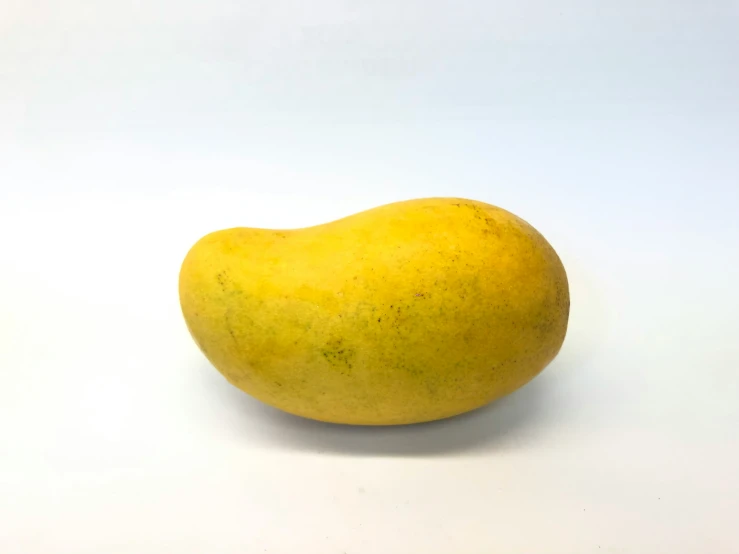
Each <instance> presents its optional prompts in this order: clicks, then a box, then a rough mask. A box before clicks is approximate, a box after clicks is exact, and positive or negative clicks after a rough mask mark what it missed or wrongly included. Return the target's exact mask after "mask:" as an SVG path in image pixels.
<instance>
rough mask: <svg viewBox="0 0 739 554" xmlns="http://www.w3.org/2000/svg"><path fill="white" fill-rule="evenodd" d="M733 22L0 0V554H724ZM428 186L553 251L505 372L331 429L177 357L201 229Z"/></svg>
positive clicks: (587, 10) (410, 1)
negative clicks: (567, 300)
mask: <svg viewBox="0 0 739 554" xmlns="http://www.w3.org/2000/svg"><path fill="white" fill-rule="evenodd" d="M738 22H739V9H738V8H737V3H736V2H732V1H724V2H720V1H714V2H711V1H709V2H698V1H693V2H690V1H678V2H674V1H673V2H667V1H663V0H646V1H641V2H636V1H620V2H585V1H577V0H566V1H564V2H544V1H543V0H542V1H537V2H513V1H501V2H483V1H482V0H479V1H473V0H468V1H463V2H456V3H452V2H437V1H434V2H429V1H425V2H421V1H418V0H407V1H401V2H385V1H380V2H340V1H338V0H337V1H331V0H313V1H311V2H298V0H294V1H288V0H272V1H269V2H267V1H264V2H229V1H227V0H216V1H215V2H210V3H203V2H194V1H189V0H188V1H184V2H174V1H165V0H159V1H155V2H148V3H143V2H142V3H138V2H137V3H128V2H96V3H90V2H82V1H79V0H77V1H70V2H64V3H52V2H48V1H37V2H20V1H18V2H14V1H11V2H8V0H0V551H1V552H3V554H20V553H23V554H27V553H31V554H36V553H39V554H40V553H44V554H49V553H53V554H56V553H59V554H61V553H69V554H84V553H100V552H105V553H109V554H119V553H120V554H123V553H135V554H149V553H151V554H154V553H156V554H160V553H162V552H176V553H179V554H190V553H192V554H195V553H203V552H208V553H211V554H218V553H224V554H232V553H234V554H235V553H237V552H238V553H253V552H254V553H260V552H269V553H285V554H294V553H296V552H300V553H303V554H311V553H321V554H324V553H336V554H342V553H346V554H375V553H377V554H394V553H398V554H407V553H412V552H423V553H424V554H436V553H439V554H441V553H443V554H449V553H455V554H467V553H472V554H477V553H490V552H496V553H501V554H502V553H532V552H536V553H537V554H549V553H561V554H578V553H596V552H610V553H638V554H645V553H647V554H652V553H662V552H664V553H670V554H681V553H686V554H695V553H697V552H712V553H720V554H723V553H729V552H739V532H738V531H737V528H736V525H735V517H736V514H737V513H739V478H738V476H737V474H738V473H739V472H738V471H737V467H739V446H738V445H737V429H738V428H739V427H738V426H739V387H738V384H739V371H738V370H739V340H737V335H738V334H739V293H738V292H737V283H739V224H738V223H737V221H739V219H738V218H737V213H739V184H738V183H739V161H738V159H739V157H738V155H737V153H738V152H739V72H738V71H737V68H738V67H739V32H738V31H737V29H738V27H739V25H738ZM434 195H457V196H467V197H471V198H475V199H479V200H483V201H487V202H491V203H494V204H498V205H500V206H503V207H505V208H507V209H510V210H512V211H514V212H516V213H518V214H519V215H521V216H523V217H524V218H526V219H527V220H529V221H530V222H531V223H532V224H534V225H535V226H536V227H537V228H539V230H540V231H542V232H543V233H544V235H545V236H546V237H547V238H548V239H549V240H550V241H551V242H552V244H553V245H554V246H555V248H557V250H558V251H559V253H560V255H561V257H562V259H563V261H564V263H565V265H566V267H567V269H568V272H569V275H570V281H571V293H572V317H571V325H570V331H569V334H568V338H567V340H566V343H565V347H564V349H563V351H562V353H561V355H560V356H559V357H558V358H557V360H556V361H555V362H554V363H553V364H552V365H551V366H550V367H549V368H548V369H547V370H546V371H545V372H544V373H543V374H542V375H541V376H540V377H538V378H537V379H536V380H535V381H533V382H532V383H531V384H530V385H528V386H526V387H525V388H523V389H522V390H520V391H519V392H517V393H515V394H514V395H512V396H510V397H508V398H505V399H503V400H501V401H499V402H498V403H496V404H494V405H493V406H491V407H489V408H487V409H483V410H481V411H478V412H476V413H473V414H471V415H468V416H464V417H459V418H456V419H453V420H449V421H445V422H441V423H436V424H430V425H424V426H415V427H408V428H392V429H355V428H342V427H334V426H329V425H320V424H316V423H313V422H309V421H303V420H299V419H296V418H292V417H289V416H286V415H283V414H281V413H278V412H276V411H274V410H272V409H269V408H266V407H263V406H261V405H260V404H258V403H257V402H256V401H253V400H251V399H250V398H248V397H247V396H246V395H243V394H242V393H240V392H239V391H237V390H236V389H233V388H231V387H230V385H228V384H227V383H226V382H225V381H224V380H223V379H222V378H221V377H220V376H219V374H218V373H217V372H216V371H215V370H213V369H212V368H210V367H209V366H208V364H207V363H206V361H205V360H204V358H203V357H202V355H201V354H200V353H199V352H198V351H197V349H196V347H195V345H194V343H193V342H192V341H191V339H190V337H189V336H188V334H187V332H186V330H185V327H184V324H183V322H182V320H181V316H180V313H179V307H178V300H177V286H176V283H177V272H178V269H179V263H180V261H181V259H182V257H183V256H184V254H185V252H186V251H187V249H188V248H189V246H190V245H191V244H192V243H193V242H194V241H195V240H196V239H197V238H199V237H200V236H201V235H202V234H205V233H206V232H209V231H212V230H215V229H219V228H223V227H228V226H233V225H247V226H269V227H285V226H301V225H308V224H312V223H319V222H323V221H326V220H329V219H332V218H335V217H339V216H343V215H347V214H350V213H352V212H355V211H358V210H361V209H365V208H369V207H372V206H375V205H378V204H381V203H384V202H388V201H393V200H398V199H405V198H411V197H419V196H434ZM731 514H734V515H733V516H732V515H731Z"/></svg>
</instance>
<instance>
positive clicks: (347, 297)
mask: <svg viewBox="0 0 739 554" xmlns="http://www.w3.org/2000/svg"><path fill="white" fill-rule="evenodd" d="M179 292H180V302H181V306H182V312H183V315H184V317H185V321H186V323H187V326H188V328H189V330H190V333H191V334H192V336H193V338H194V339H195V342H196V343H197V344H198V346H199V347H200V349H201V350H202V351H203V353H204V354H205V356H206V357H207V358H208V360H210V362H211V363H212V364H213V365H214V366H215V367H216V368H217V369H218V370H219V371H220V372H221V373H222V374H223V375H224V376H225V377H226V379H228V380H229V381H230V382H231V383H232V384H233V385H235V386H236V387H238V388H240V389H242V390H243V391H245V392H247V393H249V394H250V395H252V396H254V397H256V398H258V399H259V400H261V401H263V402H265V403H267V404H270V405H272V406H274V407H277V408H280V409H282V410H284V411H286V412H290V413H292V414H296V415H299V416H303V417H307V418H311V419H317V420H321V421H328V422H334V423H347V424H357V425H396V424H406V423H417V422H423V421H431V420H436V419H441V418H446V417H450V416H454V415H456V414H460V413H463V412H467V411H470V410H473V409H475V408H479V407H481V406H483V405H485V404H487V403H488V402H491V401H492V400H495V399H497V398H499V397H501V396H503V395H505V394H508V393H510V392H512V391H514V390H515V389H517V388H519V387H521V386H522V385H524V384H525V383H527V382H528V381H529V380H531V379H532V378H533V377H534V376H536V375H537V374H538V373H539V372H540V371H541V370H542V369H544V367H545V366H546V365H547V364H548V363H549V362H550V361H551V360H552V359H553V358H554V357H555V356H556V355H557V353H558V351H559V349H560V347H561V345H562V342H563V341H564V338H565V333H566V330H567V320H568V316H569V305H570V300H569V290H568V285H567V276H566V273H565V269H564V267H563V266H562V263H561V261H560V259H559V257H558V256H557V254H556V252H555V251H554V249H553V248H552V247H551V246H550V245H549V243H548V242H547V241H546V240H545V239H544V237H542V236H541V235H540V234H539V233H538V232H537V231H536V230H535V229H534V228H533V227H531V226H530V225H529V224H528V223H526V222H525V221H523V220H522V219H520V218H518V217H516V216H515V215H513V214H511V213H509V212H507V211H505V210H502V209H500V208H497V207H495V206H491V205H489V204H484V203H482V202H477V201H473V200H465V199H457V198H427V199H418V200H410V201H405V202H397V203H394V204H389V205H385V206H381V207H378V208H375V209H371V210H368V211H365V212H362V213H358V214H355V215H353V216H350V217H347V218H344V219H340V220H338V221H334V222H332V223H327V224H324V225H318V226H315V227H310V228H305V229H297V230H279V231H278V230H264V229H250V228H235V229H226V230H223V231H217V232H215V233H211V234H209V235H207V236H205V237H203V238H202V239H201V240H200V241H198V242H197V243H196V244H195V246H193V247H192V249H191V250H190V252H189V253H188V254H187V256H186V258H185V260H184V262H183V264H182V269H181V271H180V282H179Z"/></svg>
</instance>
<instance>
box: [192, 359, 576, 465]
mask: <svg viewBox="0 0 739 554" xmlns="http://www.w3.org/2000/svg"><path fill="white" fill-rule="evenodd" d="M567 365H568V363H567V357H564V356H562V357H559V358H557V359H556V360H555V361H554V362H553V363H552V364H551V365H550V366H549V367H548V368H547V369H546V370H545V371H544V372H543V373H542V374H541V375H539V376H538V377H537V378H535V379H534V380H533V381H531V382H530V383H529V384H527V385H526V386H524V387H522V388H521V389H519V390H518V391H516V392H514V393H512V394H510V395H508V396H506V397H504V398H501V399H499V400H497V401H496V402H493V403H492V404H490V405H488V406H485V407H483V408H480V409H478V410H475V411H473V412H469V413H467V414H463V415H459V416H456V417H453V418H449V419H445V420H441V421H434V422H430V423H421V424H416V425H402V426H392V427H363V426H349V425H336V424H331V423H322V422H319V421H313V420H309V419H304V418H300V417H297V416H293V415H290V414H287V413H285V412H282V411H280V410H277V409H275V408H272V407H270V406H267V405H265V404H263V403H261V402H259V401H258V400H255V399H254V398H251V397H250V396H248V395H247V394H245V393H243V392H241V391H240V390H238V389H236V388H235V387H233V386H231V385H230V384H229V383H228V382H226V381H225V379H223V378H222V377H221V376H220V375H219V374H218V372H217V371H216V370H215V369H214V368H212V367H207V368H203V369H202V371H201V374H202V375H203V378H204V379H206V380H207V381H208V383H207V386H206V387H204V388H207V389H209V391H210V392H211V393H213V394H215V395H217V402H218V403H219V405H220V409H222V410H227V411H228V412H231V413H232V415H234V417H229V418H228V420H230V421H231V422H233V423H235V424H236V428H235V429H232V430H233V431H235V432H236V433H237V434H239V435H240V436H242V437H248V440H249V441H250V442H252V443H253V442H254V441H255V440H257V441H259V442H260V443H262V445H263V446H265V447H267V448H276V449H280V450H283V449H286V450H293V451H303V452H316V453H337V454H343V455H350V456H351V455H354V456H443V455H454V454H455V453H462V452H470V451H478V452H479V451H489V450H495V449H501V448H510V447H516V445H520V444H522V443H526V442H529V441H532V440H537V437H539V436H540V435H541V434H545V433H547V431H548V430H551V428H552V426H554V425H557V424H558V423H561V420H562V418H563V417H564V416H566V412H567V411H568V409H569V407H570V406H569V402H568V400H569V399H568V396H569V394H567V389H568V388H569V387H568V381H569V380H570V379H571V378H575V376H574V375H572V373H573V372H572V371H570V370H568V368H567ZM214 381H218V382H214Z"/></svg>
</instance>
